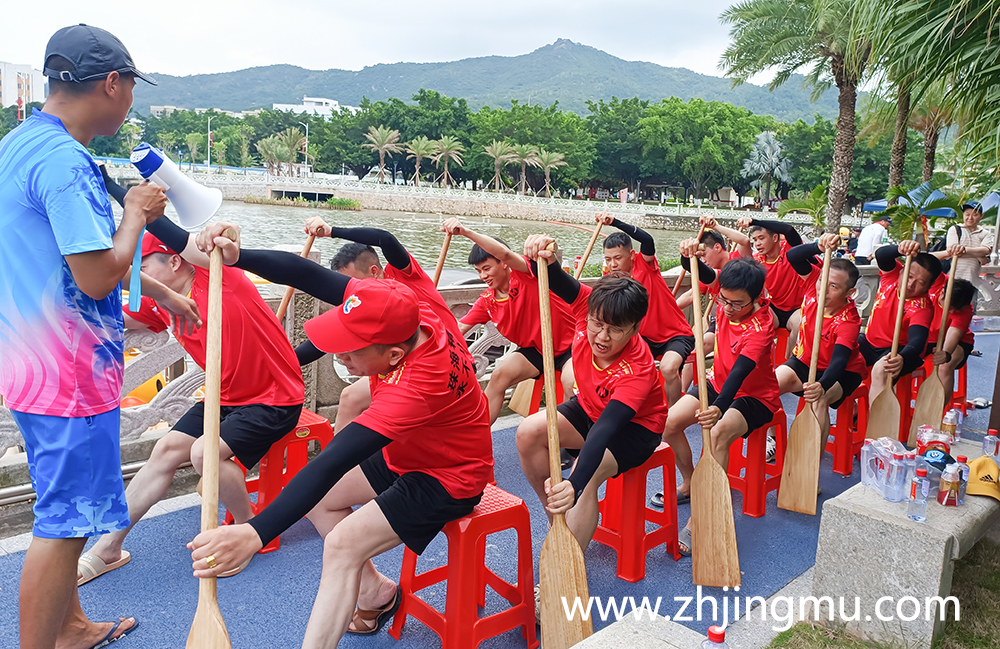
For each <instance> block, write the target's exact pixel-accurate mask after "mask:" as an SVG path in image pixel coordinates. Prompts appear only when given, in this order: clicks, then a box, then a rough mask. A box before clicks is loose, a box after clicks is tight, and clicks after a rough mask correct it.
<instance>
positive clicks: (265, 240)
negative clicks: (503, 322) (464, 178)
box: [167, 201, 694, 284]
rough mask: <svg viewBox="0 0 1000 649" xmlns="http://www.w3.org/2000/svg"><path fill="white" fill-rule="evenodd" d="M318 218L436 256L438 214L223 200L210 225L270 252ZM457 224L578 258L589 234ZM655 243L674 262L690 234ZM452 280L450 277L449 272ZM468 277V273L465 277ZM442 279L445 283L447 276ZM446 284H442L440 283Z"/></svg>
mask: <svg viewBox="0 0 1000 649" xmlns="http://www.w3.org/2000/svg"><path fill="white" fill-rule="evenodd" d="M167 214H168V215H170V216H171V218H173V219H174V220H175V221H176V220H177V217H176V213H174V212H173V208H172V207H170V206H169V205H168V208H167ZM312 216H321V217H323V219H324V220H325V221H326V222H327V223H330V224H331V225H338V226H343V227H376V228H382V229H383V230H388V231H389V232H392V233H393V234H394V235H396V237H397V238H398V239H399V240H400V242H401V243H402V244H403V245H404V246H406V249H407V250H409V251H410V254H412V255H413V256H414V257H415V258H416V259H417V261H418V262H420V264H421V265H422V266H423V267H424V268H425V269H427V270H428V272H430V270H431V269H433V268H434V265H435V264H436V263H437V259H438V256H439V255H440V254H441V244H442V243H443V241H444V234H443V233H442V232H441V231H440V228H439V225H440V223H441V221H442V218H447V215H444V217H442V216H441V215H438V214H414V213H407V212H381V211H376V210H362V211H360V212H349V211H338V210H320V209H314V208H307V207H284V206H276V205H252V204H247V203H241V202H238V201H225V202H224V203H223V204H222V207H221V208H220V209H219V212H218V214H216V216H215V219H214V220H216V221H228V222H231V223H235V224H237V225H239V226H240V228H241V232H242V239H243V245H244V246H246V247H253V248H270V247H272V246H276V245H279V244H293V245H297V246H301V245H302V244H303V243H304V242H305V238H306V235H305V231H304V226H305V222H306V219H308V218H310V217H312ZM462 222H463V223H464V224H466V225H468V227H470V228H472V229H473V230H476V231H478V232H482V233H484V234H488V235H490V236H491V237H498V238H500V239H503V240H504V241H505V242H506V243H507V244H508V245H509V246H510V247H511V249H512V250H515V251H520V249H521V247H522V244H523V243H524V240H525V238H527V236H528V235H529V234H533V233H537V232H545V233H547V234H550V235H552V236H553V237H555V238H556V239H557V240H558V241H559V245H560V247H561V248H563V249H564V250H565V251H566V254H567V255H572V256H576V255H582V254H583V251H584V250H585V249H586V247H587V243H588V242H589V241H590V236H591V234H590V233H589V232H586V231H584V230H580V229H578V228H573V227H567V226H562V225H554V224H551V223H544V222H539V221H520V220H514V219H488V220H487V219H483V218H477V217H463V218H462ZM615 231H617V230H616V229H615V228H604V229H603V230H602V232H607V233H608V234H610V233H611V232H615ZM650 233H651V234H652V235H653V238H654V239H655V240H656V249H657V257H658V258H659V259H660V261H661V262H662V261H665V260H667V259H676V258H677V256H678V255H677V245H678V244H679V243H680V241H681V239H683V238H685V237H689V236H693V234H694V233H691V234H687V233H682V232H672V231H667V230H650ZM343 244H344V242H343V241H342V240H339V239H338V240H334V239H328V238H323V239H317V240H316V243H315V244H314V245H313V249H314V250H319V251H321V252H322V256H323V263H324V264H325V263H327V262H328V261H329V260H330V258H332V257H333V255H334V254H335V253H336V251H337V250H338V249H339V248H340V246H342V245H343ZM599 245H600V242H598V245H597V246H595V251H594V252H593V253H591V262H596V261H598V260H599V259H600V248H599V247H598V246H599ZM471 249H472V242H471V241H469V240H468V239H466V238H465V237H454V238H453V239H452V242H451V245H450V247H449V250H448V258H447V260H446V262H445V268H447V269H462V270H469V271H471V270H472V268H471V267H470V266H469V265H468V263H467V260H468V256H469V251H470V250H471ZM449 275H451V276H452V277H454V276H455V275H454V274H449ZM470 275H471V273H470ZM445 279H448V278H447V277H446V278H445ZM444 283H446V282H445V281H442V284H444Z"/></svg>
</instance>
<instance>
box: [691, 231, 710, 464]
mask: <svg viewBox="0 0 1000 649" xmlns="http://www.w3.org/2000/svg"><path fill="white" fill-rule="evenodd" d="M700 247H701V246H699V248H700ZM691 290H692V291H694V302H692V305H695V314H696V315H695V316H694V317H693V318H691V319H692V320H694V351H695V364H696V367H697V368H698V402H699V409H700V410H701V412H705V411H706V410H708V389H707V387H708V379H707V378H706V377H705V329H704V327H703V326H702V324H703V323H702V319H701V318H700V317H698V315H697V314H698V313H700V312H701V281H700V280H699V278H698V258H697V257H692V258H691ZM701 440H702V457H714V456H713V455H712V453H711V451H708V452H705V451H707V450H708V449H711V448H712V433H711V431H710V430H709V429H707V428H705V427H702V429H701Z"/></svg>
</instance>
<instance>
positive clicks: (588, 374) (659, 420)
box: [572, 284, 667, 433]
mask: <svg viewBox="0 0 1000 649" xmlns="http://www.w3.org/2000/svg"><path fill="white" fill-rule="evenodd" d="M592 290H593V289H591V288H590V287H589V286H586V285H583V284H581V285H580V295H579V296H578V297H577V298H576V301H575V302H573V304H572V309H573V316H574V318H575V320H576V334H575V335H574V338H573V376H574V378H575V380H576V392H577V399H578V400H579V401H580V405H581V406H582V407H583V411H584V412H585V413H587V416H588V417H589V418H590V420H591V421H594V422H596V421H597V420H598V418H600V416H601V413H602V412H604V409H605V408H606V407H607V405H608V402H609V401H611V400H612V399H614V400H615V401H618V402H620V403H623V404H625V405H626V406H628V407H629V408H631V409H633V410H635V416H634V417H632V421H634V422H635V423H637V424H639V425H640V426H643V427H644V428H646V429H648V430H651V431H653V432H654V433H661V432H662V431H663V429H664V427H665V426H666V425H667V402H666V397H665V395H664V392H663V377H662V375H661V374H660V372H659V370H657V369H656V365H655V364H654V363H653V354H652V353H651V352H650V351H649V345H647V344H646V341H645V340H643V339H642V336H637V335H633V336H632V338H631V340H629V342H628V344H627V345H626V346H625V349H624V350H622V353H621V356H619V357H618V360H617V361H615V362H614V363H613V364H611V365H610V366H608V367H607V368H605V369H601V368H599V367H597V365H595V364H594V352H593V351H592V350H591V348H590V342H589V341H588V340H587V313H588V308H587V300H588V299H589V298H590V293H591V291H592Z"/></svg>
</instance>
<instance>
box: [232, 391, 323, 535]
mask: <svg viewBox="0 0 1000 649" xmlns="http://www.w3.org/2000/svg"><path fill="white" fill-rule="evenodd" d="M332 439H333V427H332V426H331V425H330V420H328V419H327V418H325V417H320V416H319V415H317V414H316V413H314V412H311V411H309V410H306V409H305V408H303V409H302V414H300V415H299V423H298V424H297V425H296V426H295V430H293V431H292V432H290V433H288V434H287V435H285V436H284V437H282V438H281V439H279V440H278V441H277V442H275V443H274V444H272V445H271V448H270V449H269V450H268V451H267V454H266V455H265V456H264V457H263V458H262V459H261V461H260V470H259V471H258V472H257V476H258V477H256V478H248V479H247V493H251V494H252V493H254V492H256V493H257V503H256V504H255V505H254V506H253V510H254V513H257V512H259V511H261V510H262V509H264V508H265V507H267V506H268V504H270V503H271V501H273V500H274V499H275V498H277V497H278V494H280V493H281V490H282V489H284V488H285V485H287V484H288V481H289V480H291V479H292V478H294V477H295V474H296V473H298V472H299V471H301V470H302V467H304V466H305V465H306V462H308V461H309V442H310V441H313V440H315V441H317V442H319V447H320V449H323V448H325V447H326V445H327V444H329V443H330V440H332ZM236 464H237V465H238V466H239V467H240V468H241V469H243V473H244V474H246V472H247V468H246V467H245V466H243V465H242V464H240V462H239V460H237V461H236ZM232 523H233V516H232V514H230V513H229V512H228V511H227V512H226V524H227V525H229V524H232ZM279 547H281V538H280V537H278V538H276V539H274V540H273V541H271V542H270V543H268V544H267V545H265V546H264V547H263V548H261V549H260V552H259V554H266V553H268V552H274V551H275V550H277V549H278V548H279Z"/></svg>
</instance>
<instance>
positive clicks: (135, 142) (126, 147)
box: [118, 122, 142, 158]
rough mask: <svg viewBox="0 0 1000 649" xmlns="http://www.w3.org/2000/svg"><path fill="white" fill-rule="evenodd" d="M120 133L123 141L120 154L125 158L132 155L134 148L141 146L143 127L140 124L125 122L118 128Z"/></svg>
mask: <svg viewBox="0 0 1000 649" xmlns="http://www.w3.org/2000/svg"><path fill="white" fill-rule="evenodd" d="M118 135H119V137H120V141H121V148H120V149H119V151H120V153H119V155H121V157H123V158H127V157H129V156H130V155H132V149H134V148H135V147H137V146H139V143H140V142H142V127H140V126H139V125H138V124H133V123H131V122H125V123H124V124H122V126H121V128H120V129H118Z"/></svg>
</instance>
